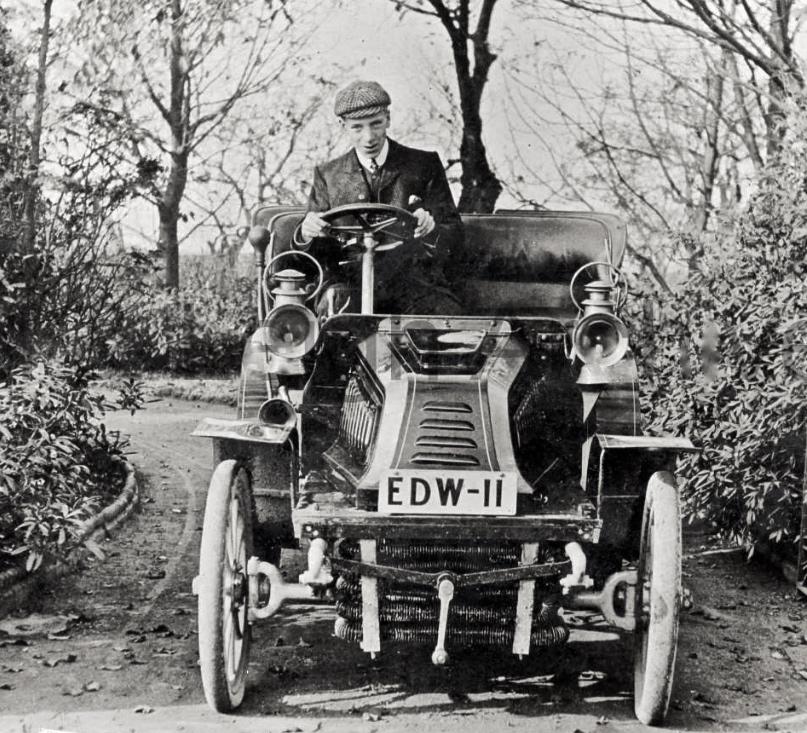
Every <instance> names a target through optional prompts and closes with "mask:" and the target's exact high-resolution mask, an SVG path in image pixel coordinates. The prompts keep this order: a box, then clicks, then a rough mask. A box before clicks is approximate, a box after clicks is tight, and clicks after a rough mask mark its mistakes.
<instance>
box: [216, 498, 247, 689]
mask: <svg viewBox="0 0 807 733" xmlns="http://www.w3.org/2000/svg"><path fill="white" fill-rule="evenodd" d="M224 548H225V552H224V563H223V567H222V576H223V577H222V580H223V582H222V604H223V608H224V613H223V614H222V618H221V622H222V638H223V642H224V643H223V645H222V647H223V649H222V651H223V654H224V664H225V674H226V677H227V684H228V685H229V686H230V687H231V688H235V687H237V686H238V684H239V681H240V680H239V677H240V675H241V672H242V666H243V658H244V636H245V634H246V633H247V603H246V600H247V575H246V567H247V547H246V540H245V524H244V517H243V514H242V511H241V501H240V496H239V493H238V492H234V493H233V495H232V496H231V497H230V511H229V512H228V517H227V529H226V531H225V539H224Z"/></svg>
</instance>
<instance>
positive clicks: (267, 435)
mask: <svg viewBox="0 0 807 733" xmlns="http://www.w3.org/2000/svg"><path fill="white" fill-rule="evenodd" d="M294 430H295V426H294V425H263V424H262V423H257V422H253V421H252V420H223V419H220V418H214V417H208V418H205V419H204V420H202V422H200V423H199V424H198V425H197V426H196V428H195V430H194V431H193V432H192V433H191V435H193V436H195V437H197V438H219V439H221V438H226V439H228V440H239V441H241V442H245V443H264V444H266V443H268V444H270V445H282V444H283V443H285V442H286V441H287V440H288V439H289V437H290V436H291V434H292V432H293V431H294Z"/></svg>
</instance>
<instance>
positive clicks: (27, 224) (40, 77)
mask: <svg viewBox="0 0 807 733" xmlns="http://www.w3.org/2000/svg"><path fill="white" fill-rule="evenodd" d="M52 4H53V0H45V2H44V3H43V6H42V37H41V39H40V41H39V64H38V67H37V71H36V91H35V95H34V114H33V119H32V121H31V150H30V153H29V156H28V174H27V176H26V184H25V194H24V202H23V235H22V250H23V251H24V252H25V253H26V254H31V253H33V252H34V250H35V249H36V205H37V201H38V200H39V164H40V162H41V147H42V117H43V115H44V112H45V75H46V73H47V70H48V43H49V42H50V10H51V5H52Z"/></svg>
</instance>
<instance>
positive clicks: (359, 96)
mask: <svg viewBox="0 0 807 733" xmlns="http://www.w3.org/2000/svg"><path fill="white" fill-rule="evenodd" d="M391 101H392V100H391V99H390V98H389V94H387V92H386V91H385V90H384V87H382V86H381V85H380V84H379V83H378V82H377V81H354V82H353V83H352V84H348V85H347V86H346V87H345V88H344V89H342V90H341V91H340V92H339V93H338V94H337V95H336V101H335V102H334V105H333V111H334V113H335V114H336V116H337V117H342V118H347V119H352V120H355V119H358V118H360V117H371V116H372V115H376V114H378V113H379V112H383V111H384V110H385V109H386V108H387V107H389V105H390V102H391Z"/></svg>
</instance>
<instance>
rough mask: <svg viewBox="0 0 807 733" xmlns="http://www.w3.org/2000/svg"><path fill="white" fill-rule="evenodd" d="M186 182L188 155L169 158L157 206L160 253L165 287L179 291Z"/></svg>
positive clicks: (183, 154)
mask: <svg viewBox="0 0 807 733" xmlns="http://www.w3.org/2000/svg"><path fill="white" fill-rule="evenodd" d="M187 180H188V153H187V152H185V153H182V154H180V155H172V156H171V169H170V171H169V172H168V183H167V185H166V188H165V195H164V196H163V200H162V201H161V202H160V204H159V206H158V210H159V214H160V251H161V252H162V253H163V257H164V258H165V287H166V289H168V290H178V289H179V234H178V228H179V207H180V204H181V202H182V197H183V195H184V194H185V184H186V183H187Z"/></svg>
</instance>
